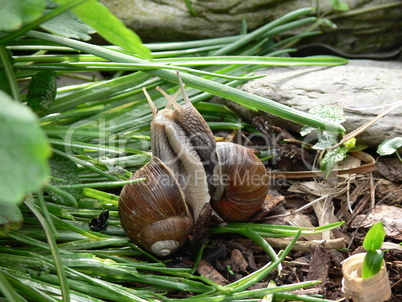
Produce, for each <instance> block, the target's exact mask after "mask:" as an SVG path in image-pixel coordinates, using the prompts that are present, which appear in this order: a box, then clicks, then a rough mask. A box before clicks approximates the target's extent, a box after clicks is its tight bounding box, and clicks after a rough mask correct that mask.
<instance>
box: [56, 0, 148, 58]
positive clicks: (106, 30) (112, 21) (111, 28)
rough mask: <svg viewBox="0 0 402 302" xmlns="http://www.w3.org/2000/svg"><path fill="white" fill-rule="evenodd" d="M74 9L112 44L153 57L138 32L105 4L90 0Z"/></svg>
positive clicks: (62, 1) (65, 0) (140, 54)
mask: <svg viewBox="0 0 402 302" xmlns="http://www.w3.org/2000/svg"><path fill="white" fill-rule="evenodd" d="M69 1H70V0H55V2H57V3H59V4H65V3H68V2H69ZM72 11H73V12H74V13H75V14H76V15H77V16H78V17H79V18H81V20H82V21H84V22H85V23H86V24H88V25H89V26H91V27H92V28H93V29H95V30H96V31H97V32H98V34H100V35H101V36H102V37H103V38H105V39H106V40H108V41H109V42H111V43H112V44H115V45H118V46H120V47H121V48H123V49H124V50H126V51H129V52H133V53H135V54H138V56H139V57H140V58H143V59H151V52H150V50H149V49H148V48H147V47H146V46H144V45H143V44H142V42H141V39H140V38H139V37H138V36H137V34H135V33H134V32H133V31H132V30H130V29H128V28H127V27H126V26H125V25H124V24H123V22H122V21H121V20H119V19H118V18H117V17H115V16H114V15H113V14H112V13H111V12H110V11H109V10H108V9H107V8H106V6H104V5H103V4H101V3H99V2H98V1H96V0H89V1H87V2H85V3H83V4H81V5H79V6H77V7H75V8H73V9H72Z"/></svg>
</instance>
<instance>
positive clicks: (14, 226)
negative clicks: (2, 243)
mask: <svg viewBox="0 0 402 302" xmlns="http://www.w3.org/2000/svg"><path fill="white" fill-rule="evenodd" d="M0 209H1V211H0V237H5V236H7V235H8V233H10V232H11V231H13V230H18V229H19V228H20V227H21V225H22V221H23V217H22V213H21V210H20V208H19V207H18V205H16V204H14V203H6V202H1V201H0Z"/></svg>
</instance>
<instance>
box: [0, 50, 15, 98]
mask: <svg viewBox="0 0 402 302" xmlns="http://www.w3.org/2000/svg"><path fill="white" fill-rule="evenodd" d="M12 55H13V54H12V53H11V51H10V50H8V49H7V48H5V47H4V46H1V47H0V90H3V91H4V92H6V93H7V94H8V95H10V96H12V95H13V89H12V88H13V87H12V86H13V85H12V83H11V82H15V77H14V71H13V65H14V61H15V60H14V59H13V57H12ZM14 84H15V86H17V85H16V83H14Z"/></svg>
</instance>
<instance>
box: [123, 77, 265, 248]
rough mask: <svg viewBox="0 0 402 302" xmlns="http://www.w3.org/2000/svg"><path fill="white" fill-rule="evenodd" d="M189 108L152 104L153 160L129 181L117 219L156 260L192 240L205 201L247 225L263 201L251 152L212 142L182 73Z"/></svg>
mask: <svg viewBox="0 0 402 302" xmlns="http://www.w3.org/2000/svg"><path fill="white" fill-rule="evenodd" d="M177 75H178V79H179V84H180V88H181V92H182V95H183V98H184V105H180V104H178V103H177V102H176V101H175V99H174V98H172V97H170V96H169V95H168V94H166V93H165V92H164V91H163V90H162V89H159V88H157V89H158V90H159V91H160V92H161V93H162V94H163V95H164V96H165V97H166V98H167V99H168V100H169V103H168V104H167V106H166V108H165V109H162V110H159V111H158V110H157V108H156V107H155V105H154V104H153V101H152V100H151V98H150V97H149V95H148V93H147V92H146V90H145V89H144V88H143V91H144V94H145V96H146V98H147V100H148V102H149V104H150V106H151V109H152V112H153V118H152V122H151V149H152V154H153V157H152V159H151V161H150V162H149V163H147V164H146V165H145V166H143V167H142V168H140V169H138V170H137V171H136V172H135V173H134V174H133V176H132V178H141V177H144V178H146V180H145V181H141V182H137V183H131V184H127V185H125V186H124V187H123V190H122V192H121V193H120V198H119V206H118V209H119V217H120V221H121V225H122V227H123V229H124V231H125V232H126V234H127V235H128V237H129V238H130V239H131V240H132V241H133V242H134V243H135V244H137V245H138V246H140V247H141V248H143V249H144V250H146V251H148V252H150V253H152V254H154V255H156V256H169V255H171V254H173V253H174V252H176V251H177V250H178V249H180V248H181V247H182V246H183V245H184V244H185V243H186V241H187V239H188V237H189V235H191V232H192V230H193V228H194V225H196V222H197V219H198V218H199V216H200V213H201V211H202V210H203V208H204V206H205V205H206V204H210V205H211V207H212V208H213V210H215V212H216V215H218V216H219V217H220V218H221V219H223V220H224V221H244V220H247V219H249V218H250V217H251V216H252V215H253V214H255V213H256V212H257V211H258V210H259V209H260V208H261V205H262V204H263V202H264V200H265V197H266V195H267V191H268V176H267V173H266V170H265V167H264V165H263V163H262V162H261V161H260V160H259V158H258V157H257V156H256V155H255V154H254V152H253V151H252V150H251V149H249V148H246V147H244V146H241V145H237V144H234V143H227V142H218V143H216V142H215V138H214V135H213V133H212V131H211V129H210V128H209V126H208V125H207V123H206V121H205V120H204V118H203V117H202V115H201V114H200V113H199V112H198V111H197V110H196V109H195V107H194V106H193V105H192V103H191V101H190V100H189V98H188V96H187V94H186V92H185V90H184V85H183V83H182V80H181V78H180V75H179V73H177Z"/></svg>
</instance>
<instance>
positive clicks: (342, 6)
mask: <svg viewBox="0 0 402 302" xmlns="http://www.w3.org/2000/svg"><path fill="white" fill-rule="evenodd" d="M331 4H332V7H333V8H334V10H339V11H346V10H349V6H348V4H347V3H346V2H344V1H340V0H331Z"/></svg>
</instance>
